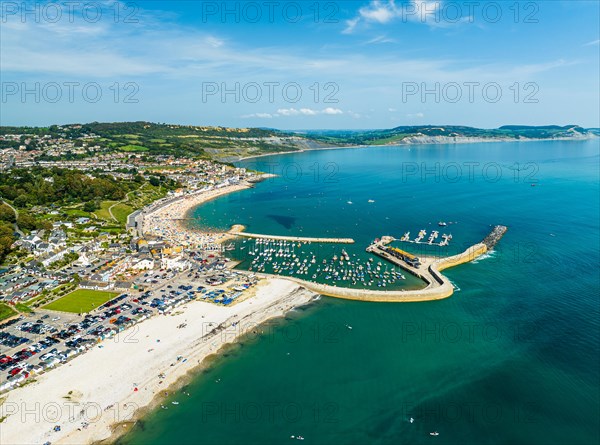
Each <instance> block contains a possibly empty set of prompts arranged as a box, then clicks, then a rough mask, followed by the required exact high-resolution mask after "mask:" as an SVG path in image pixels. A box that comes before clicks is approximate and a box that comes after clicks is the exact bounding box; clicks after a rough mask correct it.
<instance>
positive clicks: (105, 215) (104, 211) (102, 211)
mask: <svg viewBox="0 0 600 445" xmlns="http://www.w3.org/2000/svg"><path fill="white" fill-rule="evenodd" d="M117 202H118V201H102V202H101V203H100V208H99V209H97V210H96V211H95V212H94V213H95V214H96V217H98V218H99V219H103V220H105V221H114V220H113V219H112V218H111V217H110V213H109V212H108V208H109V207H110V206H112V205H113V204H115V203H117Z"/></svg>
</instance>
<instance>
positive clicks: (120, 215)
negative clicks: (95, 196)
mask: <svg viewBox="0 0 600 445" xmlns="http://www.w3.org/2000/svg"><path fill="white" fill-rule="evenodd" d="M131 213H133V209H132V208H131V207H130V206H128V205H127V204H117V205H116V206H114V207H113V208H112V214H113V215H114V217H115V218H117V221H119V222H120V223H121V224H125V223H127V217H128V216H129V215H130V214H131Z"/></svg>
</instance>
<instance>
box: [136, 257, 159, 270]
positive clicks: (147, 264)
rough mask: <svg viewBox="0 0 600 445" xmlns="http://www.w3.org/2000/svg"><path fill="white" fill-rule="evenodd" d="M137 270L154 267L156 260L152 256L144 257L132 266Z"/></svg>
mask: <svg viewBox="0 0 600 445" xmlns="http://www.w3.org/2000/svg"><path fill="white" fill-rule="evenodd" d="M131 268H132V269H135V270H150V269H154V260H152V259H150V258H142V259H140V260H139V261H138V262H137V263H134V264H133V265H132V266H131Z"/></svg>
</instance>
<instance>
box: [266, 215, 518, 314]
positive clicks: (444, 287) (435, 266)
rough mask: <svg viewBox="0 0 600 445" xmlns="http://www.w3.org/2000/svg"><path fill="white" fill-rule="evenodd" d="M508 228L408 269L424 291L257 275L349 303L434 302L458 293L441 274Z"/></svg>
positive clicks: (482, 249)
mask: <svg viewBox="0 0 600 445" xmlns="http://www.w3.org/2000/svg"><path fill="white" fill-rule="evenodd" d="M506 230H507V228H506V227H505V226H495V227H494V228H493V230H492V231H491V233H490V234H489V235H488V236H487V237H486V238H485V239H484V240H483V241H482V242H481V243H478V244H475V245H473V246H471V247H469V248H468V249H467V250H465V251H464V252H462V253H459V254H457V255H453V256H450V257H447V258H432V257H423V258H421V261H422V265H423V266H422V267H421V268H419V269H418V270H415V269H414V268H411V267H404V266H403V268H404V269H405V270H407V271H408V272H410V273H411V274H413V275H415V276H417V277H419V278H421V279H422V280H424V281H425V282H426V283H427V286H426V287H425V288H423V289H416V290H395V291H387V290H386V291H380V290H370V289H352V288H348V287H336V286H331V285H328V284H321V283H314V282H311V281H306V280H303V279H300V278H296V277H282V276H279V275H272V274H265V273H257V275H259V276H265V277H277V278H284V279H286V280H290V281H293V282H295V283H298V284H300V285H302V286H303V287H305V288H306V289H308V290H310V291H313V292H316V293H319V294H321V295H326V296H329V297H335V298H342V299H346V300H358V301H371V302H379V303H409V302H419V301H432V300H441V299H444V298H448V297H449V296H451V295H452V294H453V293H454V286H453V285H452V283H451V282H450V280H448V278H446V277H445V276H444V275H443V274H442V273H441V271H442V270H444V269H448V268H450V267H455V266H458V265H459V264H463V263H468V262H471V261H473V260H474V259H476V258H477V257H479V256H481V255H483V254H485V253H486V252H488V251H490V250H491V249H492V248H493V247H494V245H496V243H497V242H498V241H499V240H500V238H502V236H503V235H504V233H505V232H506Z"/></svg>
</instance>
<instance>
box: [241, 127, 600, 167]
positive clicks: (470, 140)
mask: <svg viewBox="0 0 600 445" xmlns="http://www.w3.org/2000/svg"><path fill="white" fill-rule="evenodd" d="M596 137H597V136H595V135H593V134H589V135H587V136H586V137H560V138H544V139H542V138H527V139H514V138H475V137H461V138H450V137H448V136H432V137H429V136H427V137H426V138H423V139H419V140H414V139H417V138H418V137H411V138H409V139H411V142H402V141H400V142H393V143H387V144H378V145H344V146H339V147H323V148H301V149H299V150H292V151H282V152H280V153H265V154H260V155H253V156H244V157H241V158H238V159H235V160H233V161H232V162H240V161H246V160H249V159H255V158H264V157H267V156H279V155H286V154H294V153H304V152H307V151H325V150H344V149H359V148H369V147H408V146H419V145H462V144H480V143H490V142H545V141H550V142H551V141H587V140H589V139H594V138H596ZM434 138H446V139H444V140H438V141H436V140H435V139H434ZM426 139H427V140H426ZM413 140H414V141H413Z"/></svg>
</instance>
